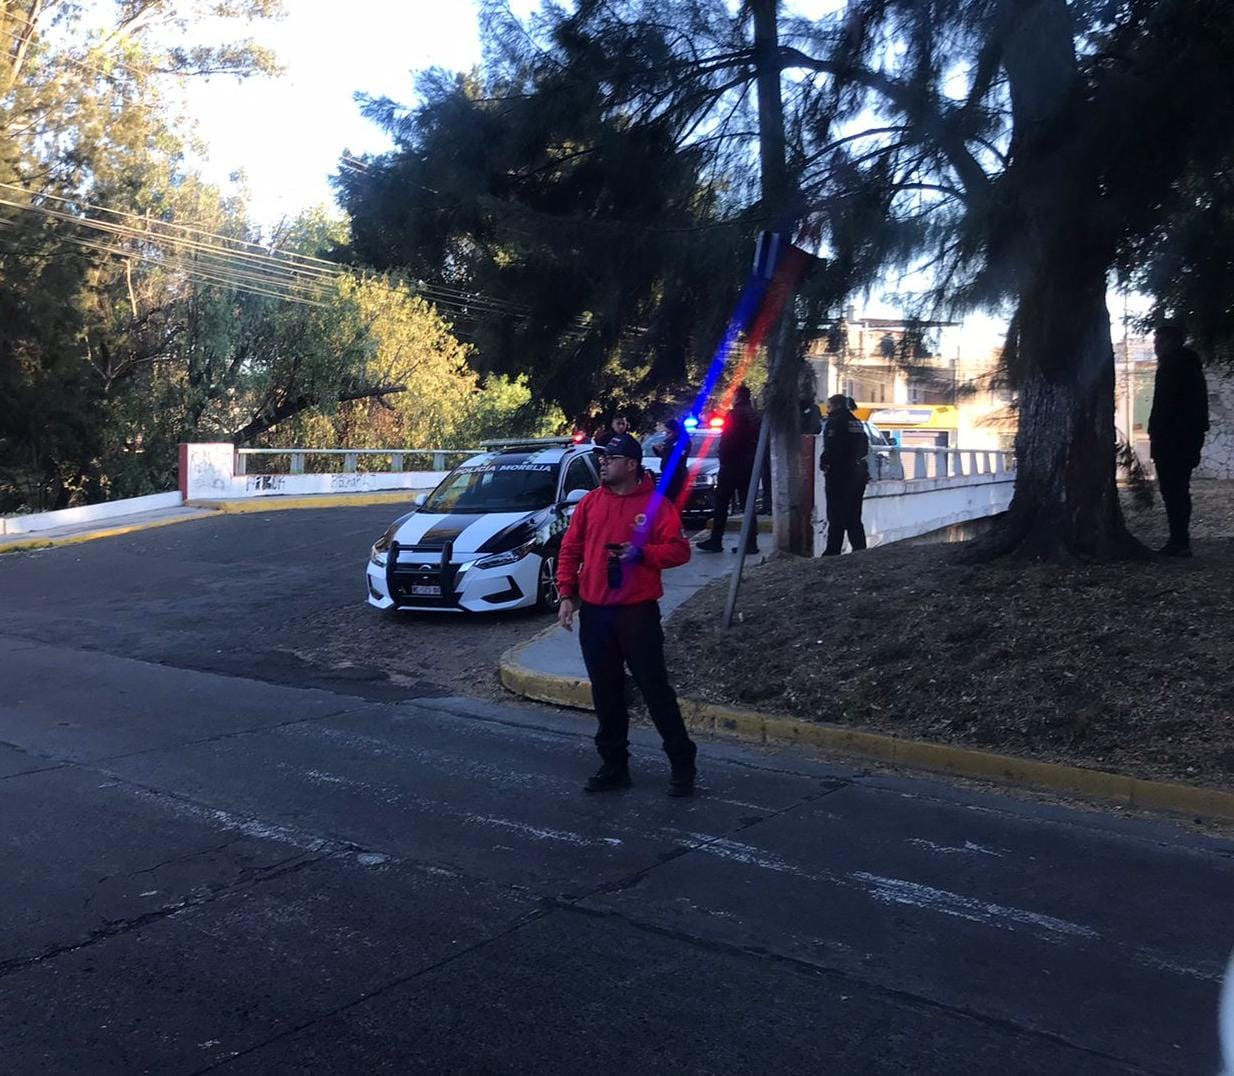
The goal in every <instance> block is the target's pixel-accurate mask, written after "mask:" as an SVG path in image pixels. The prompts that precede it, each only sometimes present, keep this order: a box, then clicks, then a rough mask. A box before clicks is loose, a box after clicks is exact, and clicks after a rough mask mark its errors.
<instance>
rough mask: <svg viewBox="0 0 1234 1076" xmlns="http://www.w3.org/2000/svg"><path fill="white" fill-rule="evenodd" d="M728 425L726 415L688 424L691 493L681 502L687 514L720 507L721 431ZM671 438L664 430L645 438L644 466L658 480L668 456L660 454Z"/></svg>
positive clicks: (689, 483) (688, 470)
mask: <svg viewBox="0 0 1234 1076" xmlns="http://www.w3.org/2000/svg"><path fill="white" fill-rule="evenodd" d="M723 427H724V420H723V419H722V418H715V419H712V420H711V422H710V423H709V424H707V425H706V426H703V425H697V426H695V427H687V429H686V432H687V433H688V434H689V435H690V458H689V459H688V460H687V461H686V474H687V475H688V476H689V477H688V480H687V483H686V484H687V486H688V487H689V493H688V494H687V496H686V500H685V503H684V504H683V505H681V514H682V516H683V517H687V518H693V517H695V516H710V515H712V514H713V513H714V512H715V510H716V483H717V482H718V481H719V477H720V457H719V455H718V452H719V447H720V431H721V430H722V429H723ZM667 440H668V434H666V433H664V432H663V431H660V432H659V433H653V434H652V435H651V436H650V437H648V438H647V440H645V441H644V442H643V470H645V471H647V472H648V473H649V474H650V475H651V476H652V478H653V479H655V481H656V483H657V484H658V483H659V481H660V470H661V468H662V467H663V466H664V460H663V459H662V458H661V457H660V456H659V455H657V454H656V450H657V449H658V448H660V447H661V446H662V445H663V444H664V443H665V442H666V441H667Z"/></svg>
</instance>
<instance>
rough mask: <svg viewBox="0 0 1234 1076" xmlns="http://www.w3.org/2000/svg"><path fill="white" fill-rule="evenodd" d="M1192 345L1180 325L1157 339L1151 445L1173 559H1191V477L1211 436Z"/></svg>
mask: <svg viewBox="0 0 1234 1076" xmlns="http://www.w3.org/2000/svg"><path fill="white" fill-rule="evenodd" d="M1186 343H1187V332H1186V329H1185V328H1184V327H1183V325H1182V323H1181V322H1177V321H1166V322H1163V323H1162V324H1161V325H1160V326H1158V328H1157V332H1156V333H1155V335H1154V337H1153V347H1154V350H1155V351H1156V353H1157V377H1156V380H1155V382H1154V384H1153V409H1152V412H1151V413H1150V414H1149V416H1148V440H1149V445H1150V447H1151V449H1152V457H1153V463H1154V464H1155V465H1156V468H1157V487H1158V488H1159V489H1160V490H1161V499H1162V500H1163V501H1164V502H1165V513H1166V517H1167V518H1168V519H1169V522H1170V540H1169V541H1168V542H1166V544H1165V545H1164V546H1163V547H1162V549H1161V552H1162V553H1163V554H1164V555H1165V556H1167V557H1189V556H1191V472H1192V471H1193V470H1195V468H1196V467H1198V466H1199V464H1200V450H1201V449H1202V448H1203V447H1204V435H1205V433H1207V432H1208V387H1207V385H1206V384H1205V381H1204V368H1203V366H1202V365H1201V364H1200V357H1199V356H1198V355H1197V354H1196V353H1195V352H1194V351H1192V350H1191V349H1190V348H1188V347H1186V346H1184V345H1185V344H1186Z"/></svg>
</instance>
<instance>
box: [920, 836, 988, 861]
mask: <svg viewBox="0 0 1234 1076" xmlns="http://www.w3.org/2000/svg"><path fill="white" fill-rule="evenodd" d="M907 843H908V844H915V845H916V846H917V847H918V848H928V849H930V851H931V852H940V853H942V854H943V855H975V856H996V857H997V858H999V859H1002V858H1003V856H1005V855H1006V853H1005V852H996V851H994V849H993V848H986V847H985V846H984V845H980V844H975V843H973V842H972V841H965V842H964V843H963V844H962V845H952V844H935V842H934V841H927V840H923V839H922V838H920V837H910V838H909V839H908V842H907Z"/></svg>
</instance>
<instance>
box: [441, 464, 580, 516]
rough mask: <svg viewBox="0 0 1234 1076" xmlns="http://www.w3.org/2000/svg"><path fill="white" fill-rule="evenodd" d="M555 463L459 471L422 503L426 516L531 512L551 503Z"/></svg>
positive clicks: (554, 483) (497, 465) (497, 466)
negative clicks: (454, 513)
mask: <svg viewBox="0 0 1234 1076" xmlns="http://www.w3.org/2000/svg"><path fill="white" fill-rule="evenodd" d="M559 466H560V465H559V464H555V463H521V462H520V463H508V464H502V463H487V464H483V465H481V466H479V467H460V468H458V470H456V471H454V472H453V473H452V474H450V475H449V476H448V477H447V478H446V479H445V481H444V482H442V483H441V485H440V486H438V487H437V488H436V489H435V490H433V492H432V493H431V494H429V497H428V500H426V501H425V502H424V511H426V512H441V513H453V512H532V511H534V510H535V509H537V508H543V507H545V505H549V504H552V503H553V499H554V497H555V496H556V494H557V471H558V467H559Z"/></svg>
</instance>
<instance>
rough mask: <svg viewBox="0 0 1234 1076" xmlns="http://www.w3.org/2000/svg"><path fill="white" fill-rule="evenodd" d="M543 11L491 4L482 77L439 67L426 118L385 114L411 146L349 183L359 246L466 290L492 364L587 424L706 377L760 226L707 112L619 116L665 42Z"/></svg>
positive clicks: (346, 190) (482, 359)
mask: <svg viewBox="0 0 1234 1076" xmlns="http://www.w3.org/2000/svg"><path fill="white" fill-rule="evenodd" d="M619 6H620V5H619ZM712 7H713V8H715V7H716V5H712ZM581 8H587V9H589V10H591V9H594V5H582V6H581ZM581 8H580V10H581ZM544 18H545V20H546V25H545V29H544V33H543V34H542V35H540V36H538V37H537V38H536V39H534V40H531V39H529V38H528V37H527V35H526V33H525V31H524V29H523V28H522V27H521V26H519V25H518V24H517V23H514V22H512V21H511V20H510V19H509V18H504V17H502V13H501V11H500V10H499V9H498V8H497V7H496V6H494V5H489V8H488V19H487V22H486V27H487V39H486V44H487V47H488V50H489V61H488V64H487V66H486V69H485V71H484V72H483V74H482V75H481V76H479V77H476V78H464V77H451V76H448V75H446V74H445V73H443V72H428V73H426V74H425V75H424V76H422V78H421V79H420V84H419V98H420V100H421V104H420V105H419V107H417V108H416V109H415V110H414V111H413V112H410V113H408V112H407V111H405V110H403V109H401V108H400V107H399V106H397V105H395V104H394V103H392V102H390V101H373V102H370V103H369V106H368V114H369V115H370V117H371V118H373V119H374V120H375V121H376V122H378V123H379V124H381V125H382V126H383V127H384V128H385V129H386V130H387V131H388V132H389V133H390V135H391V136H392V137H393V138H394V140H395V142H396V144H397V146H398V148H397V149H396V150H395V151H394V152H393V153H390V154H387V155H384V156H381V157H377V158H374V159H371V160H369V161H367V162H365V165H366V166H365V167H364V168H363V169H362V170H355V169H344V170H343V171H341V172H340V174H339V176H338V179H337V185H338V189H339V194H340V198H341V200H342V203H343V205H344V207H345V208H346V209H347V211H348V213H349V215H350V217H351V224H352V232H353V238H352V242H351V244H350V245H348V246H347V247H346V248H344V250H343V253H344V255H345V256H347V257H350V258H353V259H355V260H358V261H361V262H363V263H364V264H368V265H372V266H376V267H378V268H381V269H390V268H397V269H401V270H404V271H406V272H408V273H409V274H411V275H412V276H413V277H416V278H419V279H424V280H428V281H433V282H444V284H446V285H447V286H449V287H452V288H456V289H458V291H459V292H461V293H464V294H463V295H461V296H460V299H459V310H458V313H457V316H456V320H457V321H458V323H459V324H460V327H461V328H463V329H464V330H466V331H467V332H468V333H469V334H470V336H471V338H472V339H473V341H474V343H475V347H476V357H475V362H476V365H477V367H478V369H479V370H480V371H481V372H482V373H485V374H489V373H497V374H502V375H505V376H510V377H514V376H524V377H526V378H527V379H528V383H529V384H530V386H531V387H532V389H533V391H534V392H535V393H536V395H537V397H539V398H542V399H545V400H548V401H552V402H554V403H557V404H559V405H560V406H562V407H563V408H564V409H565V411H566V412H567V413H569V414H571V415H572V416H575V417H580V416H582V415H586V414H589V413H592V412H594V411H596V410H604V409H607V408H611V407H613V406H623V405H625V404H626V403H627V402H628V401H630V400H639V401H645V400H646V398H647V397H648V396H650V395H654V394H656V393H666V394H670V395H671V394H674V393H680V392H681V391H682V390H683V388H684V387H685V386H686V385H688V384H690V383H695V382H696V381H697V379H698V376H699V373H700V371H701V369H702V368H703V367H704V366H705V364H706V363H707V362H709V361H710V358H711V353H712V350H713V349H714V348H715V346H716V345H717V343H718V342H719V340H720V338H721V336H722V333H723V330H724V326H725V323H726V320H727V317H728V314H729V311H730V309H731V303H732V299H733V297H734V296H735V294H736V291H737V289H738V288H739V286H740V283H741V280H742V277H743V275H744V272H745V266H746V262H747V259H748V257H749V233H750V229H751V223H750V221H749V220H748V219H747V213H746V207H745V206H744V205H743V199H742V198H740V197H738V196H737V194H736V191H735V190H734V186H735V185H742V184H740V183H739V182H738V181H737V180H736V179H735V176H734V175H733V174H727V175H723V176H721V175H720V173H719V172H718V171H716V170H715V169H714V168H713V165H714V159H715V153H714V152H713V151H712V150H710V149H708V148H707V146H706V145H705V144H703V143H701V142H698V141H695V140H693V131H694V129H695V128H696V127H697V121H698V119H699V117H698V116H694V117H690V116H687V115H685V114H683V113H680V112H666V113H664V114H663V115H660V116H655V115H650V116H641V115H635V114H633V113H632V112H630V111H627V110H623V109H622V108H621V107H615V106H614V103H613V101H614V82H615V80H628V79H630V78H632V77H634V76H633V72H634V71H635V70H636V69H639V68H640V67H646V66H647V65H648V64H654V62H655V59H656V57H658V56H660V55H661V54H662V51H663V49H664V48H665V34H664V32H663V31H660V32H652V33H646V34H644V33H642V31H641V30H637V31H636V30H630V29H623V28H622V27H621V26H619V25H618V26H610V27H607V29H613V30H614V32H615V33H616V35H617V36H615V37H609V36H606V33H605V32H603V31H604V30H605V28H603V27H601V28H597V27H595V26H593V25H591V23H589V22H588V21H587V20H586V19H584V18H582V17H580V18H579V19H572V18H569V17H567V16H566V15H565V14H564V12H563V11H562V10H559V9H546V13H545V16H544ZM669 32H670V33H671V31H669ZM738 111H740V112H742V114H743V115H745V114H746V113H745V111H744V110H740V109H739V110H738ZM734 122H737V117H736V113H735V114H734ZM716 144H717V145H721V146H722V145H724V144H725V143H724V140H723V139H720V140H719V141H718V142H717V143H716ZM469 296H470V297H472V298H468V297H469ZM490 297H491V298H490ZM493 300H495V301H493Z"/></svg>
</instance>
